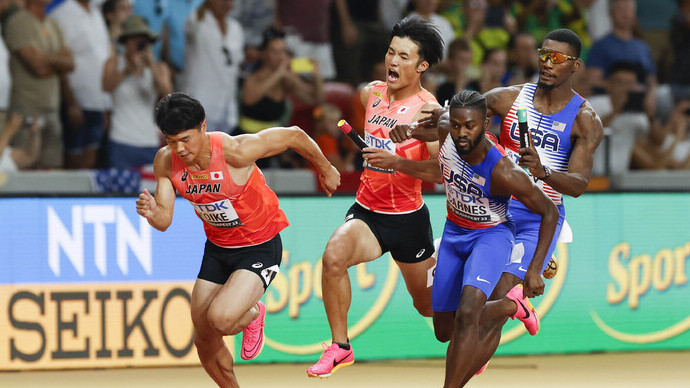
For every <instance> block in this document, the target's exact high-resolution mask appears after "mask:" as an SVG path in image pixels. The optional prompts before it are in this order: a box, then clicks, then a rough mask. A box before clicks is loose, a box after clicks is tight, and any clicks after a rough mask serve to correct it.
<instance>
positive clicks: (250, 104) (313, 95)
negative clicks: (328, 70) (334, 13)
mask: <svg viewBox="0 0 690 388" xmlns="http://www.w3.org/2000/svg"><path fill="white" fill-rule="evenodd" d="M259 49H260V51H261V54H260V55H261V57H260V58H261V65H260V66H259V68H258V69H257V70H256V71H255V72H254V73H252V74H251V75H250V76H249V77H248V78H247V80H246V81H245V83H244V87H243V89H242V97H241V98H242V100H241V105H240V107H241V108H240V110H241V112H242V115H241V116H240V125H239V128H238V131H237V133H238V134H242V133H257V132H259V131H261V130H263V129H265V128H270V127H276V126H280V125H281V123H282V122H283V121H284V120H286V117H287V116H288V115H289V114H290V108H289V102H288V97H290V96H292V97H295V98H296V99H297V100H299V101H301V102H303V103H304V104H306V105H310V106H316V105H319V104H321V103H322V102H323V101H324V91H323V79H322V78H321V75H320V71H319V67H318V62H317V61H315V60H304V59H301V58H299V59H291V58H290V55H288V51H287V46H286V43H285V33H284V32H283V31H281V30H277V29H274V28H269V29H267V30H266V31H264V33H263V41H262V42H261V46H260V47H259ZM283 157H285V156H283ZM286 163H287V164H290V163H289V162H286ZM268 165H270V162H267V161H266V160H263V159H262V160H260V161H259V166H260V167H267V166H268Z"/></svg>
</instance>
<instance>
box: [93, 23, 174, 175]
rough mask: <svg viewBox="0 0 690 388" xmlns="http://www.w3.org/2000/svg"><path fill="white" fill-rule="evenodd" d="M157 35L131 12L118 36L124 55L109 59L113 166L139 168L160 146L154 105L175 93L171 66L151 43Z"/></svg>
mask: <svg viewBox="0 0 690 388" xmlns="http://www.w3.org/2000/svg"><path fill="white" fill-rule="evenodd" d="M156 39H157V36H156V35H155V34H154V33H153V32H151V30H150V29H149V27H148V25H147V24H146V21H145V20H144V19H143V18H142V17H140V16H130V17H129V18H128V19H127V20H126V21H125V23H124V25H123V27H122V34H121V35H120V38H119V39H118V41H119V43H120V44H122V45H123V46H124V55H115V56H112V57H110V58H109V59H108V61H107V62H106V63H105V68H104V70H103V90H105V91H106V92H110V93H111V96H112V100H113V101H112V104H113V113H112V119H111V128H110V134H109V142H108V161H109V165H110V167H114V168H118V169H128V168H135V167H139V166H143V165H148V164H151V163H153V158H154V157H155V156H156V152H157V151H158V148H159V147H160V144H161V140H160V138H159V136H158V130H157V129H156V123H154V121H153V116H152V115H151V107H152V106H154V104H155V103H156V101H158V99H159V98H160V97H161V96H165V95H167V94H169V93H172V79H171V75H170V70H169V68H168V66H167V65H166V64H165V63H162V62H157V61H156V59H155V57H154V56H153V50H152V49H151V44H152V43H153V42H155V41H156Z"/></svg>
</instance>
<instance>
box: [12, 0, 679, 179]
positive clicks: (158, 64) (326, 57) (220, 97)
mask: <svg viewBox="0 0 690 388" xmlns="http://www.w3.org/2000/svg"><path fill="white" fill-rule="evenodd" d="M407 15H419V16H421V17H423V18H427V19H429V20H431V21H432V22H433V23H434V24H435V25H436V26H437V27H438V29H439V31H440V33H441V36H442V38H443V40H444V43H445V47H446V59H445V60H444V62H443V63H442V64H440V65H439V66H436V67H435V68H432V69H431V70H430V71H427V72H426V73H425V74H424V76H423V84H424V85H423V86H424V87H425V88H427V89H428V90H429V91H431V92H433V93H434V94H435V95H436V96H437V98H438V100H439V102H440V103H443V102H444V101H445V100H447V99H449V98H450V97H451V96H452V95H453V94H455V93H457V92H459V91H461V90H463V89H473V90H477V91H479V92H482V93H483V92H486V91H488V90H490V89H492V88H495V87H500V86H508V85H515V84H520V83H524V82H534V81H536V79H537V78H538V68H539V62H538V58H537V54H536V49H537V47H539V45H540V42H541V40H542V38H543V37H544V35H545V34H546V33H547V32H549V31H551V30H553V29H557V28H570V29H572V30H573V31H575V32H576V33H577V34H578V35H579V36H580V37H581V38H582V41H583V43H584V49H583V53H582V60H583V64H585V66H584V69H583V70H582V71H580V72H579V73H578V74H577V76H576V77H575V82H574V84H573V87H574V88H575V90H576V91H577V92H578V93H580V94H581V95H582V96H584V97H585V98H587V99H588V100H589V101H590V103H591V104H592V106H593V107H594V109H595V111H596V112H597V113H598V114H599V116H600V117H601V119H602V121H603V123H604V127H605V128H606V130H605V132H606V139H605V142H604V143H603V144H602V146H601V147H600V149H599V151H598V152H597V156H596V161H595V170H594V174H595V175H599V176H608V175H613V174H617V173H621V172H626V171H629V170H630V169H690V139H689V138H688V130H689V129H690V0H516V1H508V0H52V1H51V0H0V28H1V30H2V40H1V41H0V128H2V130H1V131H0V153H1V156H0V171H16V170H24V169H41V170H45V169H94V170H98V169H116V170H130V169H139V168H141V167H142V166H147V165H150V164H151V163H152V162H153V158H154V155H155V152H156V151H157V149H158V148H159V147H160V146H161V145H162V144H164V142H163V139H162V138H161V137H160V134H159V131H158V130H157V128H156V125H155V122H154V119H153V106H154V104H155V102H156V101H157V100H158V98H160V97H161V96H163V95H165V94H168V93H171V92H173V91H182V92H185V93H189V94H191V95H192V96H194V97H196V98H198V99H199V100H200V101H201V103H202V104H203V105H204V107H205V108H206V114H207V121H208V127H209V129H210V130H217V131H224V132H227V133H231V134H240V133H256V132H258V131H260V130H262V129H264V128H267V127H271V126H277V125H293V124H294V125H299V126H300V127H302V128H303V129H304V130H305V131H307V132H308V133H309V134H310V135H311V136H313V137H314V139H315V140H316V141H317V143H318V144H319V145H320V146H321V148H322V150H323V151H324V153H325V154H326V156H327V157H328V158H329V159H330V160H331V162H332V163H333V164H334V165H335V166H336V167H337V168H338V169H339V170H341V171H343V172H354V173H356V171H357V170H358V169H361V156H360V155H359V152H357V149H356V148H355V147H354V146H353V145H352V144H351V142H350V140H349V139H346V138H343V137H342V136H341V133H340V131H339V130H338V128H337V122H338V120H339V119H341V118H345V119H347V120H348V121H349V122H350V123H352V124H353V126H354V127H359V128H361V127H363V120H364V107H362V105H361V103H360V100H359V98H358V94H357V92H358V90H360V88H361V87H362V86H363V85H364V84H365V83H366V82H368V81H371V80H376V79H379V80H383V79H385V76H386V74H385V66H384V63H383V58H384V54H385V51H386V47H387V45H388V42H389V31H390V29H391V27H392V26H393V25H394V24H395V23H396V22H397V21H398V20H399V19H401V18H402V17H405V16H407ZM498 125H499V123H497V122H494V123H493V130H494V131H496V130H497V129H498ZM260 166H262V167H273V168H309V166H308V164H307V163H305V161H304V160H302V159H301V158H299V156H298V155H296V154H290V153H284V154H282V155H279V156H277V157H274V158H271V159H268V160H262V161H260Z"/></svg>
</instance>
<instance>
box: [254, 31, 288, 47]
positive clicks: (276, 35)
mask: <svg viewBox="0 0 690 388" xmlns="http://www.w3.org/2000/svg"><path fill="white" fill-rule="evenodd" d="M276 39H285V32H283V30H279V29H277V28H275V27H268V28H267V29H265V30H264V32H263V33H262V34H261V45H260V46H259V50H264V49H265V48H266V47H268V44H269V43H271V42H272V41H274V40H276Z"/></svg>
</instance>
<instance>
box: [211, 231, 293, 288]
mask: <svg viewBox="0 0 690 388" xmlns="http://www.w3.org/2000/svg"><path fill="white" fill-rule="evenodd" d="M282 256H283V243H282V241H281V239H280V234H277V235H276V236H275V237H273V238H272V239H270V240H268V241H266V242H265V243H263V244H259V245H252V246H249V247H241V248H222V247H219V246H218V245H216V244H214V243H212V242H210V241H208V240H206V246H205V247H204V259H203V260H202V261H201V269H200V270H199V276H198V278H199V279H204V280H208V281H209V282H213V283H217V284H225V282H226V281H227V280H228V278H229V277H230V275H231V274H232V273H233V272H235V271H237V270H238V269H246V270H247V271H251V272H254V273H255V274H257V275H258V276H259V278H261V281H262V282H263V284H264V289H266V288H268V285H269V284H271V282H272V281H273V278H275V276H276V274H277V273H278V272H280V269H279V267H280V261H281V259H282Z"/></svg>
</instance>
